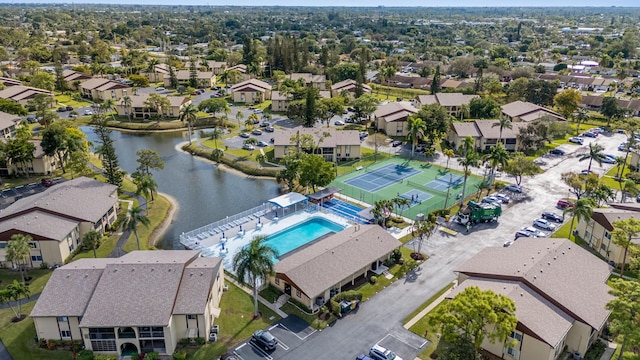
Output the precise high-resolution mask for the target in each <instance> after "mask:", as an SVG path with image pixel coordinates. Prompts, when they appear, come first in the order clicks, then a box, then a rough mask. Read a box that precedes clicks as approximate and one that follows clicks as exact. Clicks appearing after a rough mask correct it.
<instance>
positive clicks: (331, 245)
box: [275, 225, 402, 298]
mask: <svg viewBox="0 0 640 360" xmlns="http://www.w3.org/2000/svg"><path fill="white" fill-rule="evenodd" d="M401 245H402V243H401V242H400V241H398V240H397V239H396V238H394V237H393V236H391V235H390V234H389V233H387V232H386V231H385V230H384V229H383V228H381V227H380V226H378V225H359V226H354V227H351V228H348V229H345V230H344V231H341V232H339V233H337V234H335V235H332V236H330V237H328V238H326V239H322V240H319V241H317V242H314V243H311V244H310V245H308V246H307V247H304V248H302V249H300V250H298V251H295V252H292V253H289V254H287V255H285V256H284V257H282V258H280V261H279V262H278V263H277V264H276V265H275V271H276V277H279V276H284V277H286V278H288V279H289V281H291V282H293V284H292V285H294V286H295V287H297V288H298V289H299V290H300V291H302V292H303V293H305V294H306V295H307V296H308V297H311V298H313V297H315V296H317V295H318V294H321V293H322V292H324V291H325V290H327V289H329V288H330V287H332V286H335V285H336V284H337V283H338V282H340V281H342V280H344V279H346V278H348V277H350V276H351V275H353V274H354V273H356V272H358V271H359V270H361V269H363V268H366V267H369V266H370V265H371V263H372V262H373V261H375V260H377V259H379V258H381V257H384V256H385V255H387V254H389V253H391V251H393V249H395V248H397V247H398V246H401Z"/></svg>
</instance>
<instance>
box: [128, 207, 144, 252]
mask: <svg viewBox="0 0 640 360" xmlns="http://www.w3.org/2000/svg"><path fill="white" fill-rule="evenodd" d="M150 223H151V222H150V221H149V218H148V217H147V216H146V215H145V214H144V210H143V209H142V208H141V207H140V206H133V207H131V209H129V214H128V216H127V217H126V218H125V220H124V224H123V226H124V229H125V230H131V231H133V234H134V235H135V236H136V243H137V244H138V250H140V238H139V237H138V224H142V225H144V226H145V227H149V224H150Z"/></svg>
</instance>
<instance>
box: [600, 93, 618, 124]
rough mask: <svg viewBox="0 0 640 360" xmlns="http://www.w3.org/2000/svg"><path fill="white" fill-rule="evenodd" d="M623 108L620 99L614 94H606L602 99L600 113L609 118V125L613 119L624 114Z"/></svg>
mask: <svg viewBox="0 0 640 360" xmlns="http://www.w3.org/2000/svg"><path fill="white" fill-rule="evenodd" d="M622 111H623V109H621V108H620V105H619V104H618V99H616V98H615V97H613V96H605V97H604V98H603V99H602V106H600V114H602V115H603V116H605V117H606V118H607V127H609V126H611V120H612V119H614V118H619V117H621V115H622Z"/></svg>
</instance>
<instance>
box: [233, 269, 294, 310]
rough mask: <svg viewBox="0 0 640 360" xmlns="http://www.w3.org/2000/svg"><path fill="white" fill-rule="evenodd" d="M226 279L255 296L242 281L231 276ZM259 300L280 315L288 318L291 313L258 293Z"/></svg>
mask: <svg viewBox="0 0 640 360" xmlns="http://www.w3.org/2000/svg"><path fill="white" fill-rule="evenodd" d="M224 281H228V282H230V283H232V284H234V285H235V286H237V287H239V288H240V289H242V291H244V292H246V293H247V294H249V295H251V296H252V297H253V290H252V289H250V288H248V287H246V286H243V285H240V283H238V282H237V281H236V279H234V278H232V277H230V276H225V278H224ZM258 301H260V302H261V303H262V305H264V306H266V307H268V308H269V309H271V310H272V311H273V312H275V313H276V314H278V316H280V317H281V318H283V319H284V318H286V317H287V316H289V314H287V313H285V312H284V311H282V310H280V309H279V308H278V307H277V306H276V304H272V303H270V302H269V301H267V299H265V298H263V297H262V296H260V295H258Z"/></svg>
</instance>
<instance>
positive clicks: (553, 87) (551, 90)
mask: <svg viewBox="0 0 640 360" xmlns="http://www.w3.org/2000/svg"><path fill="white" fill-rule="evenodd" d="M559 87H560V81H558V80H554V81H546V80H529V82H528V83H527V89H526V90H525V92H524V94H525V100H526V101H528V102H532V103H534V104H536V105H540V106H550V105H552V104H553V98H554V96H556V94H557V90H558V88H559Z"/></svg>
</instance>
